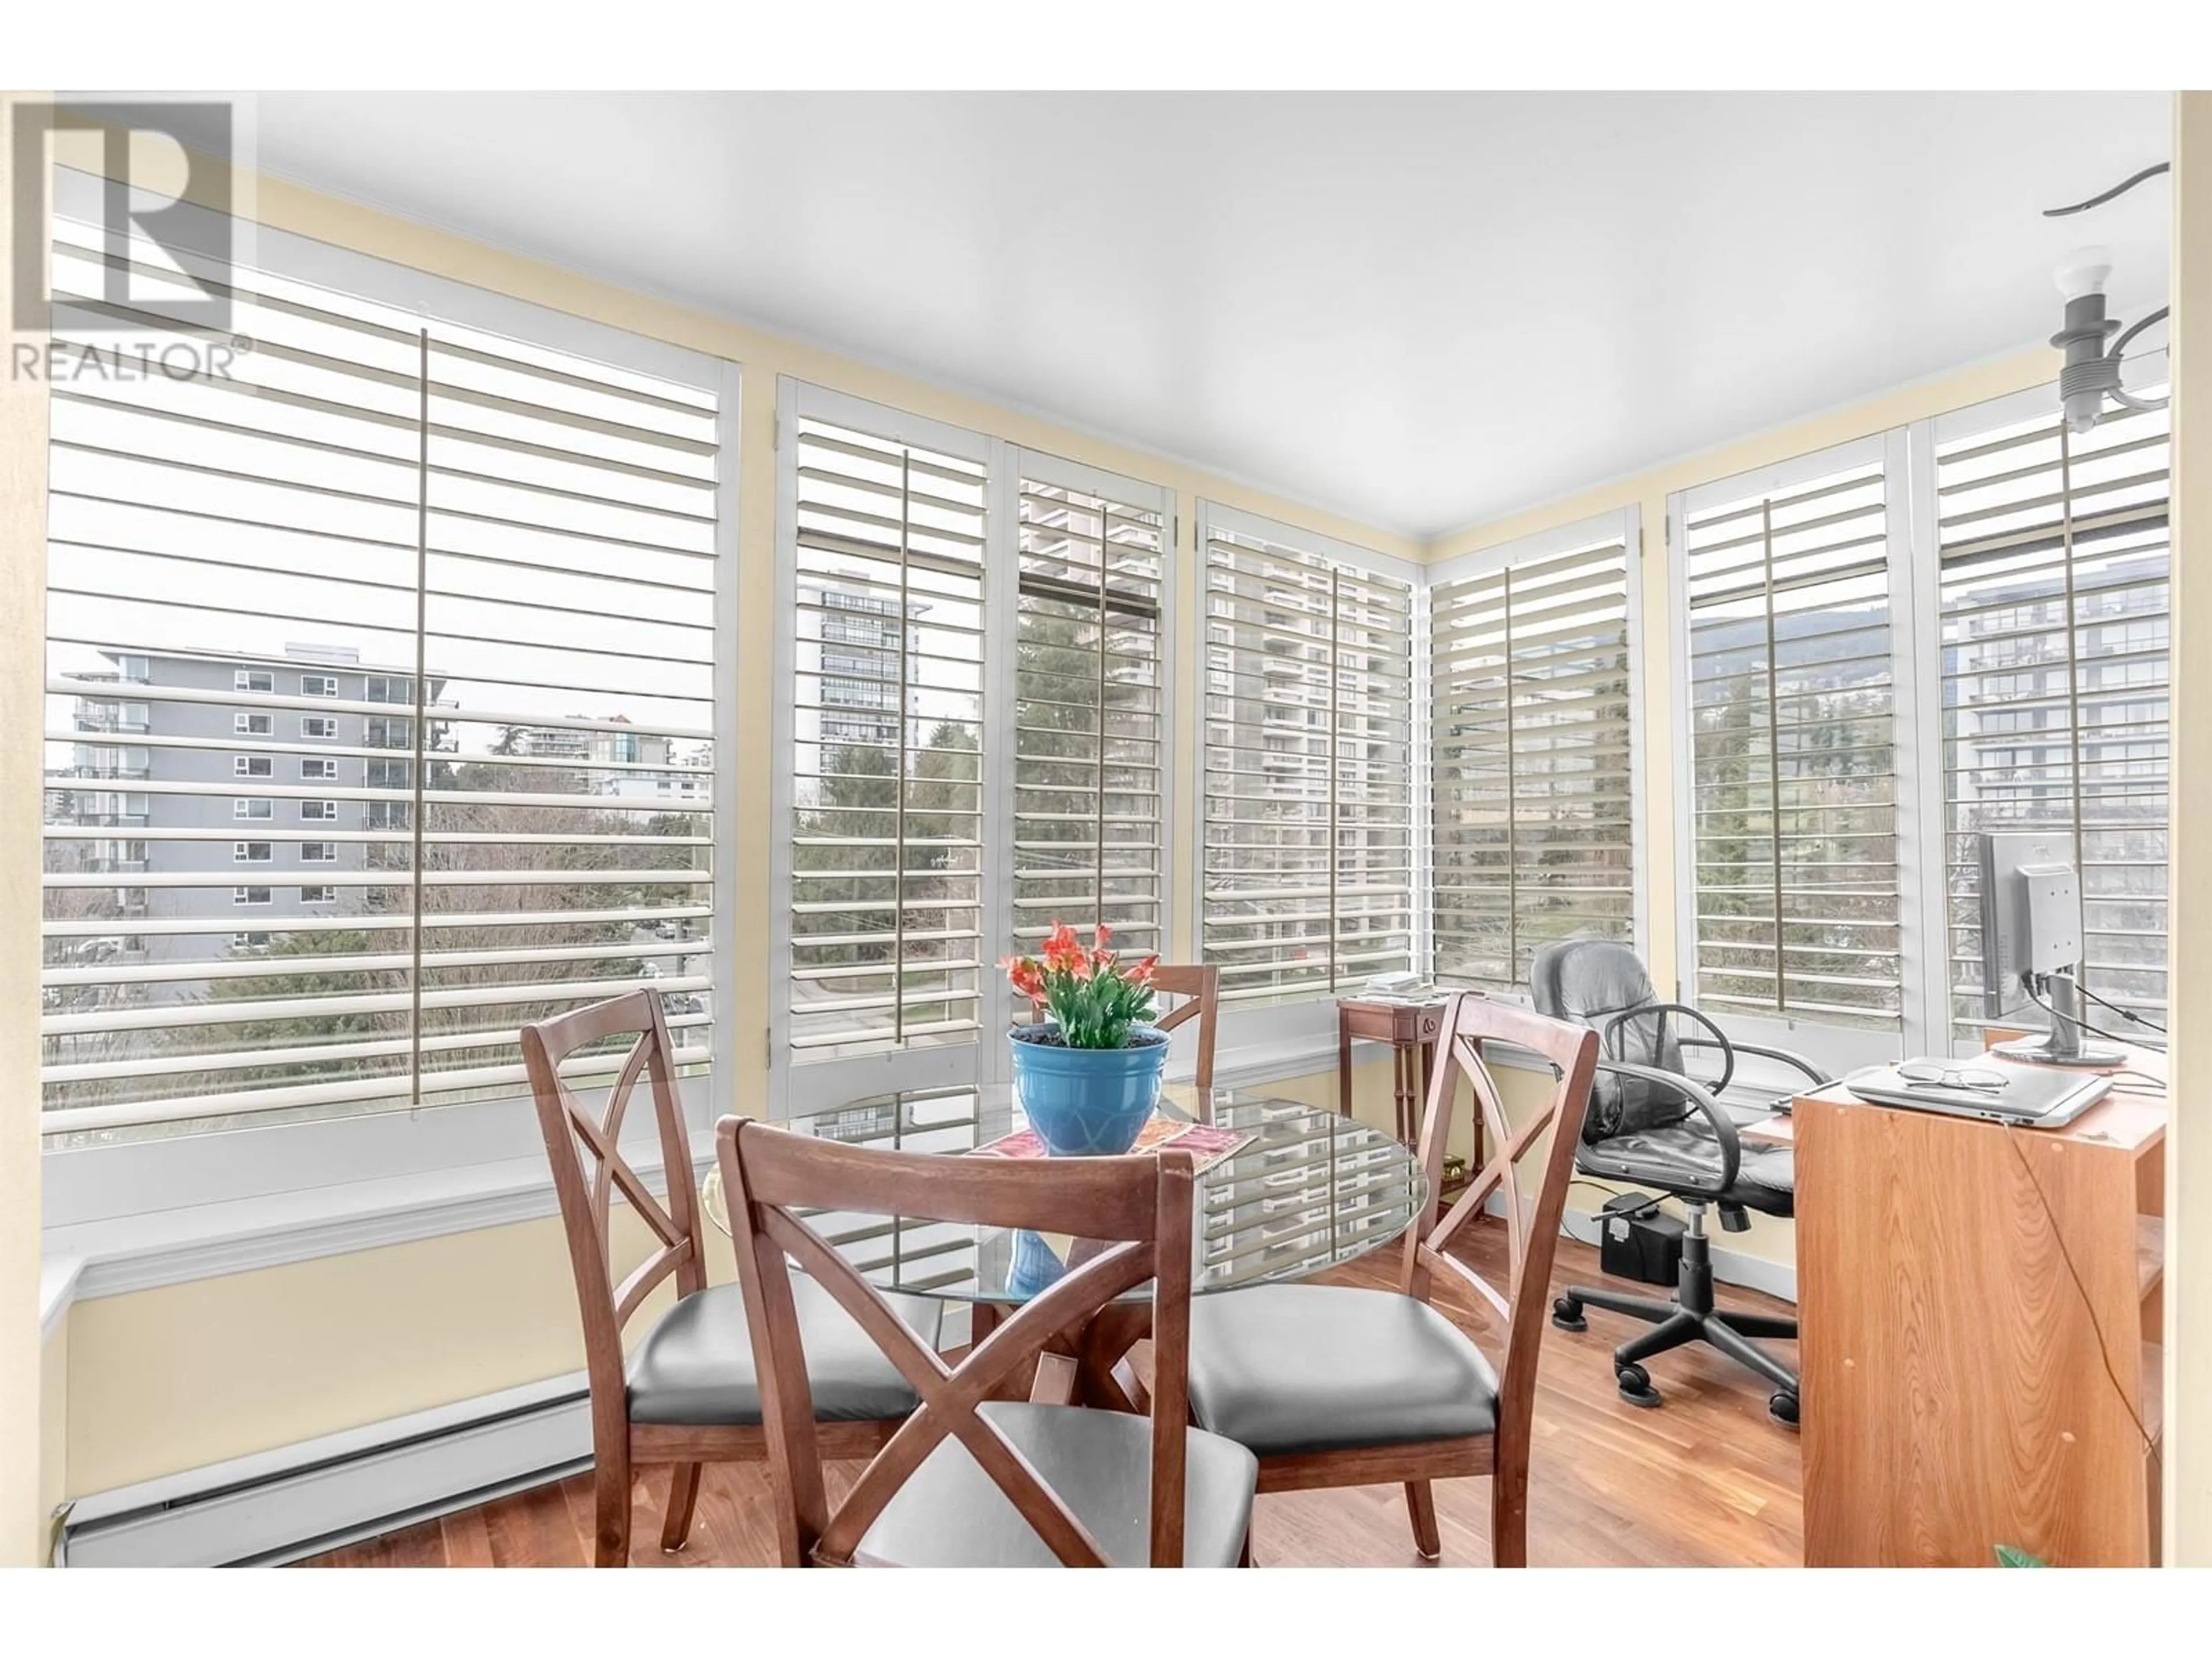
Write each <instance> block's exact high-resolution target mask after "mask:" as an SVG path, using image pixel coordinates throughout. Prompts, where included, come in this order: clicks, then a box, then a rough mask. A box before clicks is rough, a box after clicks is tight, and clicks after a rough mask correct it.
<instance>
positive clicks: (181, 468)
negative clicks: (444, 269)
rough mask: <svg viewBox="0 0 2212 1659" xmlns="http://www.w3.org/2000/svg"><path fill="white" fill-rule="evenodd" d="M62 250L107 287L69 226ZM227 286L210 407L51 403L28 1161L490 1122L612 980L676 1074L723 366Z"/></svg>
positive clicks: (698, 853)
mask: <svg viewBox="0 0 2212 1659" xmlns="http://www.w3.org/2000/svg"><path fill="white" fill-rule="evenodd" d="M56 234H57V243H56V249H55V271H56V286H57V289H58V292H60V293H63V294H74V295H97V294H98V293H100V279H101V276H102V274H103V271H102V267H103V265H105V264H109V263H111V262H112V260H113V259H114V258H116V257H118V256H115V255H112V254H110V253H106V252H102V251H101V246H100V232H99V231H98V229H97V228H95V227H93V226H91V225H88V224H85V223H82V222H71V221H70V220H69V219H68V218H67V217H66V216H63V217H61V218H59V219H58V223H57V228H56ZM283 242H284V239H282V238H278V237H276V236H275V235H273V234H264V237H263V239H262V245H263V246H264V248H270V247H274V246H282V245H283ZM122 257H124V258H127V259H129V260H131V261H132V262H134V263H136V264H139V265H140V266H141V272H140V274H141V275H142V276H144V275H147V274H148V273H149V272H150V271H151V270H152V268H153V260H154V258H155V256H154V255H152V254H151V253H150V252H149V251H147V250H144V249H143V248H133V249H132V250H131V252H129V253H128V254H126V255H124V256H122ZM348 269H349V270H353V269H359V270H366V271H368V272H369V273H370V276H371V277H372V278H373V279H376V280H380V273H382V272H384V271H386V270H390V269H391V268H386V267H375V266H374V265H373V262H367V261H359V262H354V264H353V265H350V266H349V267H348ZM220 274H222V275H223V276H225V277H226V278H227V279H228V286H229V288H230V289H231V292H232V298H233V301H234V305H235V307H236V308H237V310H236V316H235V318H234V331H235V332H237V333H239V334H242V335H246V336H248V337H251V338H252V341H253V349H252V350H251V351H250V352H246V353H243V354H241V355H240V356H239V357H238V358H237V359H236V361H235V363H234V367H233V370H232V373H233V376H234V378H233V379H231V380H228V381H214V382H210V381H204V380H200V381H182V380H171V379H167V378H166V377H163V376H154V377H150V378H143V379H125V378H100V379H82V378H81V379H78V380H73V381H71V382H70V383H68V384H66V385H64V386H57V387H56V388H55V391H54V394H53V404H52V494H51V507H50V525H51V538H52V544H51V549H50V571H51V579H52V580H51V583H50V599H49V605H48V618H47V621H48V627H47V671H48V677H49V678H48V687H47V689H48V693H49V696H48V703H47V708H48V714H47V724H48V729H47V732H46V744H47V755H48V776H47V791H46V921H45V926H44V928H43V932H44V934H45V969H46V971H45V997H46V1020H45V1034H46V1054H45V1060H46V1120H45V1121H46V1127H47V1128H48V1129H49V1130H50V1131H82V1132H86V1133H99V1134H112V1133H114V1132H117V1131H130V1130H134V1129H136V1128H137V1127H138V1126H143V1125H148V1124H153V1123H167V1124H186V1123H189V1124H192V1125H194V1126H197V1127H224V1126H226V1125H227V1124H228V1123H229V1122H230V1121H234V1120H235V1119H236V1118H238V1117H239V1116H240V1115H245V1114H252V1121H256V1122H274V1121H285V1120H288V1119H295V1118H308V1117H327V1116H335V1115H349V1114H353V1113H359V1112H367V1111H376V1110H384V1109H394V1108H412V1107H418V1106H422V1105H437V1104H448V1103H459V1102H465V1101H468V1100H473V1099H494V1098H502V1097H513V1096H514V1095H515V1094H516V1093H517V1092H518V1091H521V1090H522V1089H524V1088H525V1087H526V1079H525V1076H524V1073H523V1071H522V1067H521V1060H520V1052H519V1049H518V1047H517V1042H516V1033H517V1029H518V1027H519V1026H520V1024H523V1023H526V1022H527V1021H530V1020H533V1019H537V1018H544V1017H545V1016H547V1015H549V1014H552V1013H556V1012H562V1011H564V1010H566V1009H568V1008H571V1007H574V1006H578V1005H580V1004H581V1003H583V1002H586V1001H589V1000H597V999H599V998H600V997H603V996H605V995H609V994H614V993H616V992H619V991H622V990H625V989H629V988H631V987H636V986H640V985H651V986H654V987H659V988H660V989H662V990H664V991H665V992H667V993H669V994H670V995H671V1004H670V1009H671V1021H670V1023H671V1025H672V1026H674V1027H676V1028H677V1029H678V1042H679V1045H680V1049H681V1054H682V1057H683V1059H684V1061H685V1062H686V1063H687V1065H692V1066H696V1065H700V1064H703V1063H704V1062H706V1061H707V1060H709V1059H710V1058H712V1057H713V1056H714V1038H713V1002H714V992H715V989H716V980H715V975H714V966H713V950H714V944H715V941H714V926H713V919H714V915H715V914H716V904H715V896H716V886H715V881H716V871H715V868H714V858H713V852H714V844H715V825H714V799H713V789H712V784H713V780H714V728H715V724H716V722H715V718H714V693H713V674H714V660H715V643H714V641H715V629H714V611H715V595H716V592H717V585H718V579H719V576H720V571H719V568H718V560H717V554H716V545H717V536H718V530H719V527H720V525H721V524H722V522H723V520H724V518H725V516H726V513H725V511H724V508H723V507H722V506H721V505H720V478H721V477H722V470H723V458H722V457H721V454H720V448H719V442H718V435H717V434H718V425H719V419H720V412H721V404H722V396H723V392H722V387H723V385H724V378H725V377H724V373H723V371H722V370H721V368H720V367H719V366H717V365H714V364H713V363H711V362H707V361H706V360H703V359H696V358H691V357H689V356H686V355H684V354H678V353H672V352H669V351H666V350H665V349H662V348H659V347H657V346H649V345H647V344H646V343H641V342H633V341H630V340H629V339H628V338H627V337H621V336H616V335H613V334H612V333H611V332H609V331H595V330H588V329H586V328H584V327H582V325H574V324H572V323H570V322H568V320H567V319H553V320H549V321H547V322H545V324H544V326H545V327H546V328H547V330H548V331H549V333H548V337H547V338H548V340H550V337H552V336H554V335H557V336H558V337H559V339H560V341H561V344H560V346H559V348H558V349H556V347H555V345H553V344H552V343H544V342H539V343H533V341H532V339H530V338H523V337H513V336H511V335H507V334H502V333H493V332H489V331H483V330H482V329H481V328H478V327H475V326H465V325H462V324H460V323H459V322H453V321H448V320H445V319H441V316H440V314H439V313H438V310H437V301H438V296H439V295H440V294H441V293H442V292H445V290H442V289H439V288H438V287H437V286H436V285H435V284H433V283H429V282H428V279H424V278H421V277H419V276H414V275H413V274H411V273H399V274H398V275H396V276H393V277H392V282H393V283H395V284H398V285H399V286H401V287H404V290H405V295H406V301H405V308H402V307H401V306H400V305H397V304H388V303H384V302H381V301H378V300H374V299H370V298H364V297H362V296H361V295H360V294H358V293H356V292H341V291H338V290H337V289H325V288H321V287H316V286H311V285H309V284H307V283H302V282H299V281H295V280H289V279H288V278H286V277H284V276H279V275H276V274H275V273H274V272H272V271H256V272H243V271H240V272H222V273H220ZM370 285H371V286H372V287H373V286H374V281H372V283H371V284H370ZM453 292H454V293H456V294H457V295H459V290H454V291H453ZM425 295H428V302H427V303H426V302H425V300H424V296H425ZM457 306H458V307H459V309H460V310H462V311H464V312H465V313H468V314H470V315H471V316H472V317H473V316H478V315H481V314H483V312H484V308H485V307H484V304H483V301H482V299H481V297H480V296H476V297H470V296H466V295H462V296H461V297H460V298H459V300H458V301H457ZM114 316H115V313H114V311H113V308H112V307H108V306H106V304H105V302H102V301H90V300H88V301H81V302H78V303H74V304H71V303H64V304H63V305H62V306H61V307H60V308H59V311H58V332H59V333H60V334H61V335H62V336H63V337H64V338H73V337H88V336H87V335H86V334H85V327H84V325H86V324H87V323H88V322H89V321H92V320H94V319H100V318H102V317H106V318H107V319H111V320H112V319H114ZM501 316H502V318H506V317H507V316H511V317H512V318H513V320H514V323H515V326H516V329H517V331H518V332H520V331H527V330H528V329H529V328H531V327H532V326H533V325H535V324H536V323H537V321H538V319H540V318H542V317H544V313H532V312H530V311H529V310H528V309H527V308H526V307H512V308H510V309H509V310H507V311H504V312H502V313H501ZM577 339H582V340H585V341H586V342H588V343H589V348H590V349H584V350H579V349H570V348H569V342H571V341H573V340H577ZM601 348H604V349H605V353H606V355H605V356H598V355H593V353H594V352H595V351H597V350H598V349H601ZM624 364H642V365H651V372H647V370H646V369H645V368H638V367H626V366H623V365H624ZM668 371H672V373H671V372H668ZM241 715H243V716H246V718H245V719H243V720H241V719H240V716H241ZM311 719H312V720H323V721H328V722H330V723H331V724H330V725H329V726H315V727H310V726H307V724H306V722H307V720H311ZM311 730H312V731H323V732H330V733H331V735H327V736H309V735H307V733H308V732H310V731H311ZM122 738H127V742H121V741H118V739H122ZM240 818H251V819H252V820H253V835H254V842H253V846H254V848H256V850H257V853H258V850H259V849H261V848H264V845H265V848H266V850H267V853H268V857H267V859H266V860H265V862H264V861H263V860H260V859H259V858H258V857H257V859H256V860H255V876H256V884H255V886H254V887H253V889H252V899H253V906H254V908H253V910H252V931H251V932H250V933H237V932H236V931H235V930H236V929H237V927H238V926H239V922H240V913H239V911H238V909H237V908H236V906H235V903H234V881H235V879H236V875H237V872H236V869H235V867H234V857H233V854H234V837H235V836H236V835H237V834H238V833H239V828H240V825H239V823H238V822H237V821H238V820H239V819H240ZM118 845H119V846H121V847H122V848H125V849H127V854H118V852H117V851H116V850H115V849H116V848H118ZM264 883H265V884H266V886H265V888H264ZM264 892H265V894H266V902H265V904H264V902H263V895H264ZM611 1064H612V1062H611V1060H610V1059H609V1057H608V1056H606V1055H604V1054H599V1055H586V1056H583V1057H581V1058H580V1059H579V1060H578V1061H577V1062H576V1063H575V1065H574V1071H575V1073H576V1074H577V1075H578V1076H580V1077H588V1076H597V1075H601V1074H604V1073H606V1072H608V1071H609V1070H610V1068H611Z"/></svg>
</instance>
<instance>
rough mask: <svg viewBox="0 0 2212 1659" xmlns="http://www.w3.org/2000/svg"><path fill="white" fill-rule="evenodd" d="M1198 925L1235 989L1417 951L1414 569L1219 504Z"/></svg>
mask: <svg viewBox="0 0 2212 1659" xmlns="http://www.w3.org/2000/svg"><path fill="white" fill-rule="evenodd" d="M1201 525H1202V529H1203V536H1204V541H1205V545H1206V596H1205V597H1206V606H1205V608H1206V618H1205V657H1204V671H1205V677H1206V678H1205V690H1206V726H1205V733H1204V737H1205V776H1204V783H1205V805H1204V811H1203V837H1202V838H1203V852H1202V869H1201V872H1200V878H1201V882H1200V933H1201V945H1202V950H1203V954H1204V957H1205V959H1206V961H1207V962H1210V963H1218V964H1219V966H1220V968H1221V980H1222V997H1223V1000H1225V1001H1243V1002H1262V1001H1267V1002H1287V1001H1293V1000H1305V999H1311V998H1318V997H1327V996H1331V995H1334V994H1336V993H1337V992H1339V991H1348V990H1352V989H1355V988H1357V987H1359V986H1360V985H1362V984H1363V983H1364V981H1366V980H1367V978H1368V977H1369V976H1370V975H1373V974H1377V973H1387V972H1395V971H1401V970H1405V969H1411V968H1412V966H1413V960H1414V950H1415V939H1414V925H1413V923H1414V917H1413V609H1414V606H1413V598H1414V590H1413V583H1412V581H1411V580H1408V579H1407V578H1405V577H1401V576H1399V575H1397V574H1392V573H1390V572H1389V571H1388V570H1386V569H1384V568H1379V567H1381V566H1382V564H1383V562H1382V561H1378V560H1373V559H1371V558H1370V557H1368V556H1361V555H1359V554H1358V551H1357V550H1350V549H1340V548H1338V547H1336V546H1335V544H1329V543H1327V542H1326V541H1325V540H1324V538H1318V537H1310V536H1305V535H1304V534H1302V533H1301V532H1297V531H1296V530H1293V529H1291V528H1290V527H1289V526H1279V525H1273V524H1270V523H1268V522H1267V521H1266V520H1258V519H1254V518H1250V517H1249V516H1247V515H1244V514H1241V513H1231V512H1229V511H1227V510H1226V509H1224V508H1220V507H1213V506H1212V505H1210V504H1208V505H1206V508H1205V516H1204V518H1203V519H1202V520H1201Z"/></svg>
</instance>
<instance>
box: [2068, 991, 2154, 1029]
mask: <svg viewBox="0 0 2212 1659" xmlns="http://www.w3.org/2000/svg"><path fill="white" fill-rule="evenodd" d="M2074 988H2075V990H2076V991H2078V992H2079V993H2080V994H2081V995H2083V996H2085V997H2087V998H2088V999H2089V1000H2090V1001H2092V1002H2093V1003H2095V1004H2096V1005H2097V1006H2099V1007H2100V1008H2109V1009H2111V1010H2112V1012H2114V1013H2116V1014H2118V1016H2119V1017H2120V1018H2122V1019H2124V1020H2126V1021H2127V1022H2128V1023H2129V1024H2132V1025H2140V1026H2142V1028H2143V1030H2146V1031H2155V1032H2157V1033H2158V1034H2159V1035H2160V1036H2166V1027H2165V1026H2163V1025H2160V1024H2159V1023H2158V1022H2157V1021H2156V1020H2154V1019H2145V1018H2143V1017H2142V1015H2141V1014H2139V1013H2137V1012H2136V1011H2135V1010H2134V1009H2132V1008H2123V1007H2121V1006H2120V1005H2119V1004H2118V1003H2117V1002H2114V1001H2112V1000H2110V999H2109V998H2106V997H2100V996H2099V995H2098V994H2096V993H2095V992H2094V991H2093V990H2091V989H2090V988H2089V987H2087V986H2086V985H2084V984H2082V983H2081V981H2079V980H2076V981H2074Z"/></svg>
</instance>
